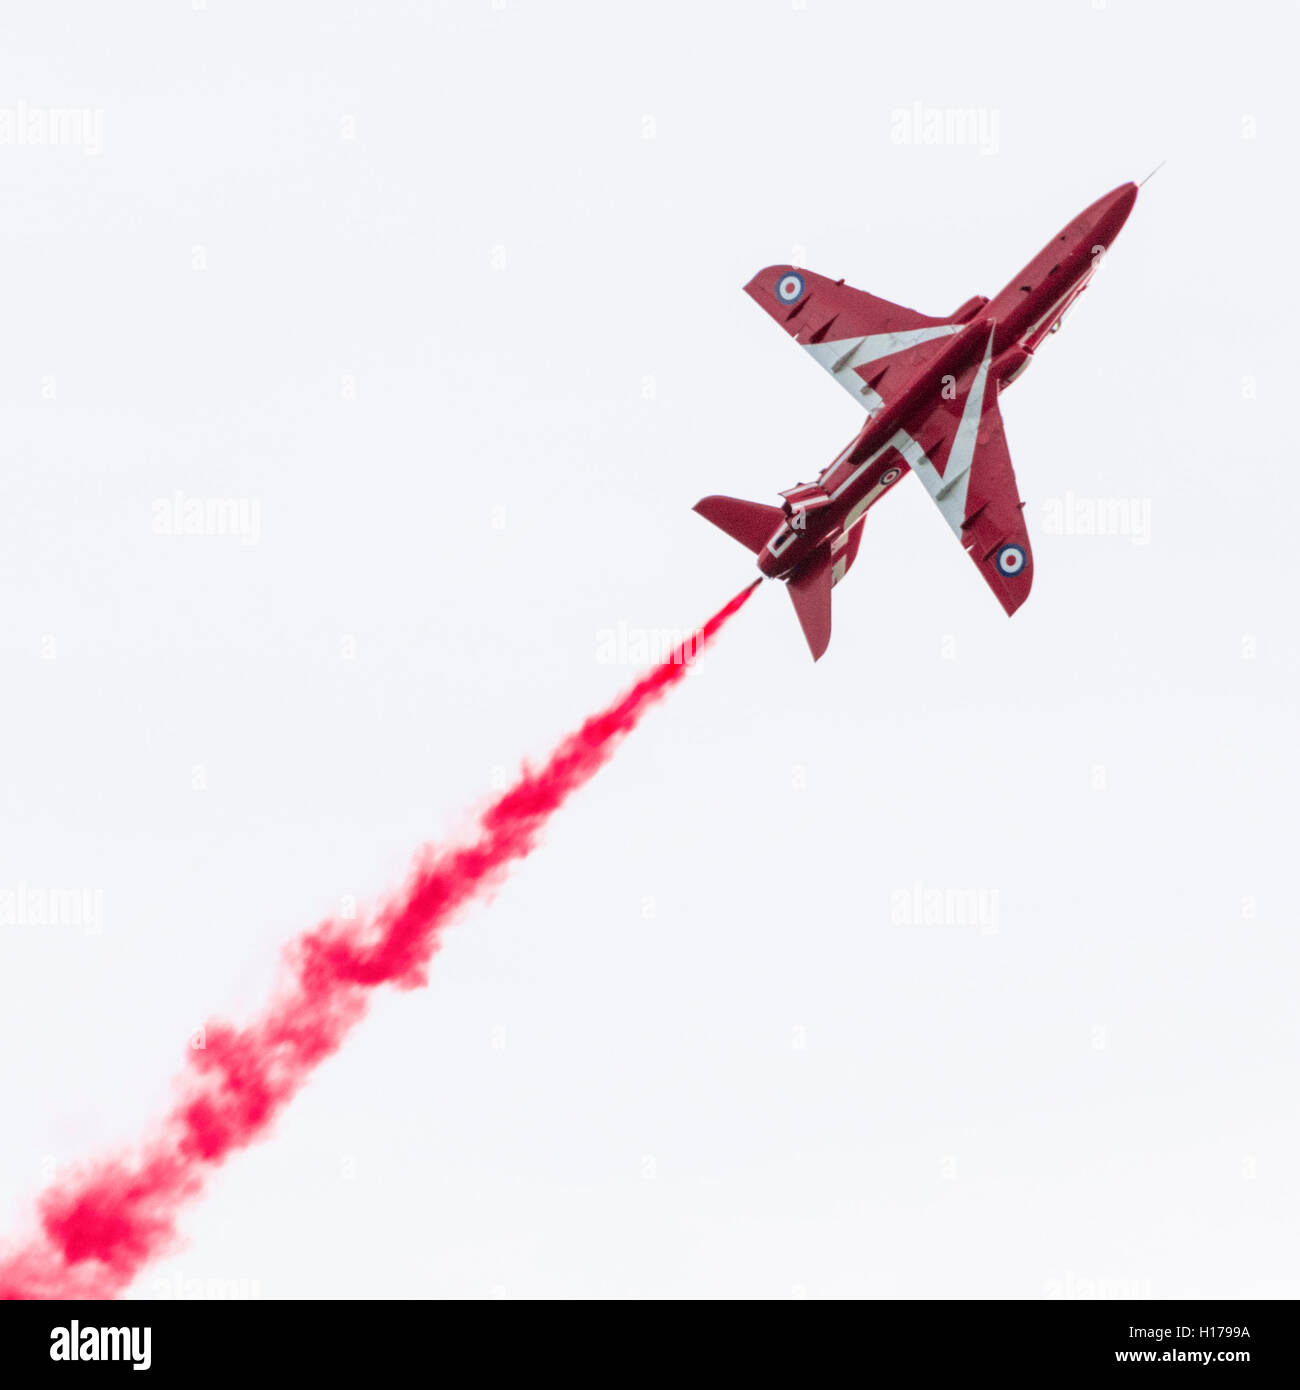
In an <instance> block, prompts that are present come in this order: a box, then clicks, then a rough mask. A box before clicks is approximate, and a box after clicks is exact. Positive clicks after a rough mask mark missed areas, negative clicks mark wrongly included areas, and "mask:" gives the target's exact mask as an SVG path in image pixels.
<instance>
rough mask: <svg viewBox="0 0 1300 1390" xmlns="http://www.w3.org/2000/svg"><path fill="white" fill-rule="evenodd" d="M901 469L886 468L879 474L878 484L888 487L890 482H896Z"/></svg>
mask: <svg viewBox="0 0 1300 1390" xmlns="http://www.w3.org/2000/svg"><path fill="white" fill-rule="evenodd" d="M902 471H903V470H902V469H901V468H886V469H885V471H884V472H883V473H882V474H881V475H880V486H881V487H888V486H889V485H890V483H896V482H897V481H898V478H899V474H901V473H902Z"/></svg>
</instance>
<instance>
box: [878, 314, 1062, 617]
mask: <svg viewBox="0 0 1300 1390" xmlns="http://www.w3.org/2000/svg"><path fill="white" fill-rule="evenodd" d="M992 350H993V333H992V332H990V334H989V340H988V345H987V347H986V348H985V352H984V357H983V360H982V361H981V362H980V364H979V366H978V367H977V368H976V369H975V371H974V373H973V375H972V376H971V377H970V378H969V381H968V382H966V383H961V384H959V388H958V391H957V395H956V398H955V400H954V401H952V402H951V403H948V402H939V403H938V404H936V406H935V409H934V410H933V411H932V412H931V414H930V416H929V418H928V419H927V420H925V421H924V422H923V423H922V425H921V427H920V428H919V429H918V430H917V431H916V437H915V438H912V439H908V440H906V442H903V441H900V443H899V450H900V452H901V453H902V454H903V456H904V457H905V458H906V459H907V461H908V463H910V464H911V465H912V469H913V471H914V472H915V473H916V474H917V476H918V477H919V478H920V479H921V481H922V483H924V484H925V488H926V491H927V492H928V493H929V494H930V496H931V497H932V498H933V500H934V502H935V504H936V505H937V506H938V508H939V510H940V512H942V513H943V517H944V520H945V521H947V523H948V525H949V526H951V527H952V529H953V531H954V533H955V534H956V536H957V539H958V540H960V541H961V543H962V546H963V547H964V548H965V549H966V551H967V552H968V553H969V555H970V557H971V559H972V560H974V561H975V564H976V565H977V566H978V567H979V571H980V573H981V574H982V575H983V576H984V580H985V582H986V583H987V584H988V586H989V588H990V589H992V590H993V592H994V593H995V594H996V595H997V598H998V602H999V603H1001V604H1002V606H1003V608H1005V609H1006V611H1007V612H1008V613H1009V614H1010V613H1014V612H1015V611H1016V609H1017V608H1019V607H1020V605H1021V604H1022V603H1024V601H1025V599H1027V598H1028V597H1029V589H1030V586H1031V585H1032V583H1033V579H1034V557H1033V552H1032V551H1031V550H1030V548H1029V531H1028V529H1027V528H1026V526H1025V512H1024V506H1025V504H1024V503H1023V502H1022V501H1021V500H1020V491H1019V489H1018V488H1017V487H1016V475H1015V470H1014V469H1013V468H1012V466H1011V452H1010V450H1009V449H1008V448H1007V437H1006V433H1005V431H1004V430H1003V428H1002V412H1001V411H1000V410H999V409H998V400H997V389H996V387H992V386H990V383H989V380H988V374H989V365H990V358H991V356H992ZM961 385H965V387H966V389H965V391H964V392H963V391H962V390H961ZM958 412H959V413H958ZM900 433H902V432H901V431H900ZM941 470H942V471H941Z"/></svg>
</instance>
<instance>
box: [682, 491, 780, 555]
mask: <svg viewBox="0 0 1300 1390" xmlns="http://www.w3.org/2000/svg"><path fill="white" fill-rule="evenodd" d="M695 510H696V511H697V512H699V514H700V515H701V516H702V517H704V519H705V520H706V521H711V522H712V523H713V524H714V525H715V526H716V527H718V529H719V530H721V531H725V532H726V533H727V535H729V536H730V537H731V538H732V540H735V541H739V542H740V543H741V545H743V546H745V547H747V548H748V549H749V550H752V551H753V552H754V554H755V555H757V554H758V552H759V551H760V550H762V548H763V547H764V546H765V545H766V544H767V542H768V541H769V540H771V539H772V535H773V533H774V532H775V531H776V528H777V527H778V526H780V524H781V522H782V520H783V519H784V516H785V513H784V512H782V510H781V508H780V507H769V506H767V505H765V504H764V503H762V502H745V501H742V500H741V499H740V498H739V497H718V496H713V497H702V498H700V500H699V501H698V502H697V503H696V504H695Z"/></svg>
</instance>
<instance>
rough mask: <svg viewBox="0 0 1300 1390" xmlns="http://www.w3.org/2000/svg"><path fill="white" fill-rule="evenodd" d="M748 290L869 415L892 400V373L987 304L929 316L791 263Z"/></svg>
mask: <svg viewBox="0 0 1300 1390" xmlns="http://www.w3.org/2000/svg"><path fill="white" fill-rule="evenodd" d="M745 293H746V294H748V295H749V297H750V298H751V299H752V300H753V301H754V302H755V303H756V304H757V305H758V306H759V308H760V309H762V310H763V311H764V313H766V314H767V315H768V317H769V318H771V319H773V320H775V321H776V322H777V323H779V324H780V325H781V327H782V328H784V329H785V331H786V332H787V333H788V334H789V335H790V336H791V337H792V338H793V339H794V340H795V341H796V342H797V343H799V344H800V346H801V347H803V348H804V349H805V350H806V351H807V352H808V354H809V356H810V357H812V358H813V359H814V360H815V361H816V362H818V363H819V365H821V366H822V367H824V368H825V370H826V371H828V372H829V373H830V375H831V376H832V378H834V380H836V381H838V382H839V384H840V385H841V386H842V387H844V389H845V390H846V391H847V392H848V393H849V394H850V395H851V396H852V397H853V399H854V400H855V401H857V403H858V404H859V405H860V406H861V407H862V408H863V409H864V410H866V411H867V412H868V413H874V412H875V411H877V410H879V409H880V407H881V406H882V405H883V404H884V402H885V401H886V400H887V399H888V398H889V395H888V391H889V388H888V379H889V375H890V373H891V371H892V372H894V373H895V374H898V372H899V368H900V367H904V368H906V369H907V370H908V371H911V370H912V369H913V368H915V367H916V366H918V365H920V364H921V363H922V362H923V361H925V360H928V359H929V358H930V357H933V356H935V355H936V354H938V353H939V352H941V351H942V350H943V347H944V345H945V340H946V339H947V338H949V337H951V336H952V335H953V334H954V333H957V332H959V331H960V330H961V328H962V326H963V325H964V323H965V322H966V320H967V319H969V318H970V317H971V316H972V315H973V314H974V313H975V312H977V311H978V309H979V308H980V307H981V306H982V305H983V304H985V303H987V302H988V301H987V300H984V299H982V298H981V299H975V300H971V301H970V302H969V303H968V304H965V305H963V306H962V309H961V310H959V311H958V317H955V318H947V319H941V318H931V317H930V316H929V315H927V314H918V313H917V312H916V310H915V309H905V308H904V307H903V306H902V305H901V304H893V303H891V302H890V301H889V300H888V299H879V298H877V297H876V296H875V295H874V294H867V293H866V291H864V290H855V289H853V288H852V287H851V286H849V285H846V284H845V283H844V282H843V281H842V280H828V279H827V278H826V276H824V275H816V274H814V273H813V272H812V271H810V270H798V269H796V268H795V267H794V266H791V265H770V266H768V267H767V268H766V269H764V270H760V271H759V272H758V274H757V275H755V276H754V278H753V279H752V280H751V281H750V282H749V284H747V285H746V286H745Z"/></svg>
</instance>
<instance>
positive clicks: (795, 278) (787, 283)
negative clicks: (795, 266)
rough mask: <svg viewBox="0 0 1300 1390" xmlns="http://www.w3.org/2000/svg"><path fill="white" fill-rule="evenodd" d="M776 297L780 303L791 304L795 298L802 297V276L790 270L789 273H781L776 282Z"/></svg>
mask: <svg viewBox="0 0 1300 1390" xmlns="http://www.w3.org/2000/svg"><path fill="white" fill-rule="evenodd" d="M776 297H777V298H778V299H779V300H780V301H781V303H782V304H793V303H794V302H795V300H797V299H802V298H803V276H802V275H796V274H795V273H794V271H793V270H792V271H791V272H790V273H789V275H783V276H782V277H781V278H780V279H779V280H778V281H777V282H776Z"/></svg>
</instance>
